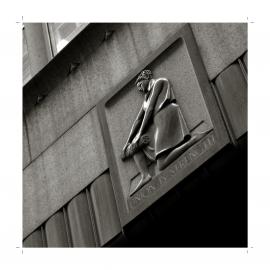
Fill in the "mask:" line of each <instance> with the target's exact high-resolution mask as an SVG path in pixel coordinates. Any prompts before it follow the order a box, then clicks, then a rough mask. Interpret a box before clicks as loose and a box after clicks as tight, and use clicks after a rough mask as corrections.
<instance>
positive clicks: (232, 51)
mask: <svg viewBox="0 0 270 270" xmlns="http://www.w3.org/2000/svg"><path fill="white" fill-rule="evenodd" d="M191 28H192V30H193V33H194V36H195V39H196V41H197V44H198V47H199V50H200V52H201V55H202V59H203V62H204V65H205V67H206V70H207V73H208V75H209V78H210V79H211V80H212V79H213V78H215V77H216V76H217V75H218V74H219V73H220V72H221V71H222V70H224V69H225V68H226V67H227V66H228V65H229V64H231V63H232V62H233V61H234V60H236V59H237V58H238V57H240V56H241V55H242V54H243V53H244V52H245V51H246V50H247V24H246V23H195V24H191Z"/></svg>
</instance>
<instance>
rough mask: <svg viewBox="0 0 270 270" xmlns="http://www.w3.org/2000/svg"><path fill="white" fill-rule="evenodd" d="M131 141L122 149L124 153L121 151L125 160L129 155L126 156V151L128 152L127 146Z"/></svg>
mask: <svg viewBox="0 0 270 270" xmlns="http://www.w3.org/2000/svg"><path fill="white" fill-rule="evenodd" d="M129 144H130V143H126V144H125V146H124V147H123V149H122V153H121V159H122V160H124V159H125V158H126V157H127V156H126V152H127V148H128V146H129Z"/></svg>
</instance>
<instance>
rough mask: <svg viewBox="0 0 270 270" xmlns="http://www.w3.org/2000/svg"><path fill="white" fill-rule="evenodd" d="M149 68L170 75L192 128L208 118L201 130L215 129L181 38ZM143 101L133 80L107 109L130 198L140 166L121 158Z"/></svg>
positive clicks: (183, 111)
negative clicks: (133, 181)
mask: <svg viewBox="0 0 270 270" xmlns="http://www.w3.org/2000/svg"><path fill="white" fill-rule="evenodd" d="M149 67H150V68H151V69H152V71H153V74H154V78H158V77H166V78H168V79H169V81H170V82H171V85H172V88H173V90H174V93H175V96H176V99H177V102H178V104H179V105H180V108H181V111H182V113H183V115H184V118H185V120H186V123H187V126H188V128H189V129H190V130H191V129H193V128H194V127H195V126H196V125H197V124H198V123H199V122H201V120H204V123H203V124H202V125H201V126H199V127H198V129H197V131H198V132H200V131H205V130H209V129H210V128H212V123H211V120H210V117H209V114H208V111H207V108H206V105H205V102H204V100H203V97H202V94H201V92H200V91H201V90H200V87H199V84H198V81H197V78H196V76H195V73H194V69H193V66H192V63H191V61H190V58H189V54H188V51H187V48H186V45H185V43H183V42H182V41H181V40H178V41H176V43H174V44H173V45H172V46H170V48H168V49H167V50H166V51H165V52H164V53H163V54H162V55H160V56H159V57H158V58H157V59H156V60H155V61H154V62H153V63H151V64H150V65H149ZM142 103H143V96H142V95H141V94H140V93H139V92H138V91H137V90H136V87H135V85H134V83H133V82H131V83H129V84H128V85H127V86H126V87H125V88H124V89H123V90H122V91H121V92H120V93H119V94H118V95H116V96H114V97H113V98H112V100H111V101H110V102H109V103H108V105H107V108H106V115H107V122H108V127H109V130H110V134H111V139H112V145H113V151H114V154H115V157H116V162H117V166H118V169H119V174H120V181H121V186H122V187H123V193H124V194H125V196H126V197H127V196H128V194H129V189H130V188H129V186H130V183H129V181H130V179H132V178H133V177H134V176H135V175H136V174H137V168H136V166H135V164H134V161H133V160H132V159H128V160H127V161H125V162H122V160H121V159H120V158H119V157H120V154H121V150H122V148H123V146H124V144H125V142H126V140H127V138H128V134H129V132H130V129H131V126H132V123H133V122H134V120H135V118H136V115H137V114H138V112H139V109H140V107H141V105H142Z"/></svg>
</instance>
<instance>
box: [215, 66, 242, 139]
mask: <svg viewBox="0 0 270 270" xmlns="http://www.w3.org/2000/svg"><path fill="white" fill-rule="evenodd" d="M215 83H216V86H217V89H218V93H219V95H220V97H221V100H222V103H223V106H224V108H225V111H226V117H228V120H229V123H230V126H231V128H232V130H233V133H234V136H235V138H236V139H238V138H239V137H240V136H242V135H243V134H244V133H246V132H247V82H246V79H245V77H244V75H243V73H242V71H241V68H240V66H239V65H238V64H233V65H231V66H230V67H228V68H227V69H226V70H224V71H223V72H222V73H221V74H220V75H219V76H218V77H217V79H216V81H215Z"/></svg>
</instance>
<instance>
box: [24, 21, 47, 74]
mask: <svg viewBox="0 0 270 270" xmlns="http://www.w3.org/2000/svg"><path fill="white" fill-rule="evenodd" d="M24 33H25V36H26V40H27V49H28V57H29V61H30V69H31V75H32V77H33V76H34V75H36V73H38V72H39V71H40V70H41V69H42V68H43V67H44V66H45V65H46V64H47V63H48V62H49V58H48V54H47V49H46V45H45V40H44V33H43V29H42V24H41V23H24Z"/></svg>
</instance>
